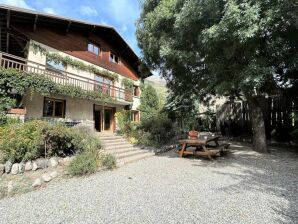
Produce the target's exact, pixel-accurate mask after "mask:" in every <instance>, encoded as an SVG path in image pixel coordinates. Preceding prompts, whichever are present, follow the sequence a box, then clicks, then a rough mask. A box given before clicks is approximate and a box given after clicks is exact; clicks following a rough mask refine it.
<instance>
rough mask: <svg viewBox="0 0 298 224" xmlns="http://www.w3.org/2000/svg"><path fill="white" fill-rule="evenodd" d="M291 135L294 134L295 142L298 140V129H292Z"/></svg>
mask: <svg viewBox="0 0 298 224" xmlns="http://www.w3.org/2000/svg"><path fill="white" fill-rule="evenodd" d="M290 135H291V136H292V138H293V140H294V141H295V142H298V129H295V130H294V131H292V132H291V133H290Z"/></svg>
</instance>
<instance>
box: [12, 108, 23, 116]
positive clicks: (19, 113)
mask: <svg viewBox="0 0 298 224" xmlns="http://www.w3.org/2000/svg"><path fill="white" fill-rule="evenodd" d="M26 112H27V111H26V109H19V108H11V109H8V110H7V113H8V114H18V115H25V114H26Z"/></svg>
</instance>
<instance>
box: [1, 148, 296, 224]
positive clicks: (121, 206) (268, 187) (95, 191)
mask: <svg viewBox="0 0 298 224" xmlns="http://www.w3.org/2000/svg"><path fill="white" fill-rule="evenodd" d="M233 149H237V150H233V153H231V154H230V155H228V156H226V157H224V158H222V159H218V160H216V161H208V160H205V159H192V158H183V159H180V158H177V155H175V153H173V152H169V153H166V154H163V155H161V156H158V157H157V156H156V157H153V158H149V159H146V160H142V161H138V162H135V163H132V164H128V165H126V166H124V167H121V168H119V169H117V170H114V171H106V172H101V173H97V174H95V175H92V176H89V177H84V178H73V179H70V180H67V181H64V182H60V183H55V184H52V185H50V186H48V187H47V188H46V189H41V190H38V191H35V192H31V193H27V194H24V195H21V196H17V197H14V198H7V199H4V200H1V201H0V223H6V224H8V223H18V224H20V223H51V224H52V223H84V224H85V223H138V224H139V223H167V224H168V223H208V224H211V223H229V224H230V223H237V224H239V223H257V224H260V223H298V187H297V186H298V175H297V174H298V153H294V152H279V151H273V153H272V154H270V155H259V154H257V153H255V152H252V151H246V148H245V147H240V146H239V147H237V146H234V147H233Z"/></svg>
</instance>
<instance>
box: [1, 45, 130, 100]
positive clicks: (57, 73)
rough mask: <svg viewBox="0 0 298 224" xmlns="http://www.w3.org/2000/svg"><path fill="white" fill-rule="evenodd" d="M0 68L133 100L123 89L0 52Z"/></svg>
mask: <svg viewBox="0 0 298 224" xmlns="http://www.w3.org/2000/svg"><path fill="white" fill-rule="evenodd" d="M0 66H2V67H4V68H14V69H17V70H19V71H24V72H28V73H35V74H38V75H43V76H46V77H48V78H50V79H51V80H53V81H54V82H55V83H58V84H60V85H72V86H76V87H80V88H81V89H82V90H86V91H100V92H102V93H103V94H105V95H108V96H110V97H112V98H113V99H115V100H118V101H127V102H131V101H132V99H133V96H132V92H130V91H128V90H125V89H123V88H119V87H116V86H114V85H109V84H106V83H104V82H100V81H97V80H95V79H91V78H87V77H84V76H80V75H77V74H73V73H70V72H66V71H63V70H59V69H53V68H50V67H48V66H46V65H43V64H40V63H36V62H33V61H29V60H27V59H24V58H21V57H17V56H15V55H12V54H7V53H4V52H1V51H0Z"/></svg>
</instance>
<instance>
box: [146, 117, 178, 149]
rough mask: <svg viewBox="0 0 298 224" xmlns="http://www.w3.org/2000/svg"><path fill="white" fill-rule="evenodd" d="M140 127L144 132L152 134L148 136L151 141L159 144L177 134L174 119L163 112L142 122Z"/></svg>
mask: <svg viewBox="0 0 298 224" xmlns="http://www.w3.org/2000/svg"><path fill="white" fill-rule="evenodd" d="M140 128H141V129H142V130H143V131H144V132H148V133H150V136H148V138H149V139H148V140H149V141H150V140H153V141H155V142H156V143H158V144H165V143H167V142H168V141H169V140H171V139H172V138H173V136H174V134H175V133H174V129H173V124H172V121H171V120H170V119H168V118H167V117H166V116H165V115H163V114H159V115H157V116H154V117H153V118H152V119H150V120H146V121H144V122H142V125H141V127H140ZM143 134H144V133H143Z"/></svg>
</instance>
